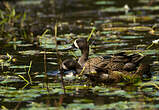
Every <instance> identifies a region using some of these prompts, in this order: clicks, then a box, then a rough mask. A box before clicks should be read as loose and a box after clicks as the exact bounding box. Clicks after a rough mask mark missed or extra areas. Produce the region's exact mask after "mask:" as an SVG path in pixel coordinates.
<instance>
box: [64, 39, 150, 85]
mask: <svg viewBox="0 0 159 110" xmlns="http://www.w3.org/2000/svg"><path fill="white" fill-rule="evenodd" d="M73 46H74V47H76V48H78V49H80V50H81V54H82V55H81V57H80V58H79V60H78V62H76V61H72V60H70V62H72V63H70V62H69V64H71V65H72V66H71V65H68V64H67V65H66V62H65V65H64V63H63V67H65V68H66V67H67V68H72V67H73V68H74V69H75V70H76V71H77V69H78V72H79V71H81V69H82V68H85V70H84V74H85V75H87V76H89V77H90V79H91V80H99V81H102V82H119V81H121V80H122V76H123V74H124V75H129V76H132V75H134V74H135V75H137V76H142V74H147V73H149V71H150V68H149V64H147V62H146V63H145V57H144V56H141V55H139V54H132V55H126V53H125V52H121V53H117V54H115V55H113V56H109V57H108V56H106V57H102V56H100V57H95V58H90V59H89V58H88V56H89V44H88V42H87V39H85V38H80V39H77V40H75V41H74V44H73ZM67 63H68V61H67ZM76 65H78V66H76ZM121 73H122V75H121Z"/></svg>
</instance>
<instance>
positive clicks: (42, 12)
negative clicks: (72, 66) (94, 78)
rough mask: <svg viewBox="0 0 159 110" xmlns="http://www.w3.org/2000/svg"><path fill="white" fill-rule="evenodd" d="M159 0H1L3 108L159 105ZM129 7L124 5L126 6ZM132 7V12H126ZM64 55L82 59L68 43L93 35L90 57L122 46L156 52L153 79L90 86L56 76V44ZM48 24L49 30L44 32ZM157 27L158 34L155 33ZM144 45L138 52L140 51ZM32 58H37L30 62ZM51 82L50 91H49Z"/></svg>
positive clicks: (75, 79) (1, 100)
mask: <svg viewBox="0 0 159 110" xmlns="http://www.w3.org/2000/svg"><path fill="white" fill-rule="evenodd" d="M158 3H159V1H158V0H156V1H154V0H146V1H145V0H131V1H130V0H129V1H128V0H107V1H105V0H93V1H92V0H34V1H32V0H12V1H9V0H8V1H6V0H3V1H1V2H0V49H1V51H0V65H1V68H0V88H1V90H0V93H1V95H0V107H1V109H37V108H38V109H46V108H47V109H72V108H73V109H77V110H81V109H82V110H83V109H158V108H159V103H158V100H159V98H158V96H159V92H158V89H159V88H158V84H159V83H158V80H159V75H158V71H159V68H158V65H159V62H158V53H159V51H158V45H154V46H152V47H151V48H149V49H146V48H147V47H148V46H149V45H151V43H152V41H153V40H156V39H158V35H159V34H158V18H159V16H158V12H159V6H158V5H157V4H158ZM126 4H127V5H128V6H129V8H124V6H125V5H126ZM127 11H128V12H127ZM55 23H58V26H57V28H58V30H57V33H58V37H57V44H58V51H59V53H60V55H61V56H62V60H64V59H67V58H72V57H74V55H75V56H77V57H78V56H79V55H80V53H79V51H76V52H71V51H70V50H68V48H69V47H70V46H71V45H72V43H73V41H74V40H75V39H76V38H78V37H88V36H89V34H90V33H91V31H92V28H93V27H95V28H96V30H95V32H94V33H93V35H92V37H91V40H90V41H91V44H92V45H91V46H90V48H91V52H90V56H91V57H95V56H100V55H105V54H114V53H117V52H120V51H131V52H134V53H135V52H139V53H142V54H144V55H148V56H149V57H151V59H152V62H151V69H152V70H151V71H152V74H153V76H152V78H151V79H149V80H150V81H145V82H144V81H143V82H138V83H135V84H125V83H117V84H110V85H96V86H93V87H92V86H91V84H90V85H89V82H80V80H77V78H73V79H72V80H70V79H65V83H66V85H65V89H66V94H65V95H64V91H63V89H62V84H61V81H60V78H58V76H51V75H48V80H47V81H46V80H45V74H44V71H45V69H44V55H45V54H46V56H47V57H46V70H47V72H52V71H53V72H58V71H57V70H58V67H59V63H58V62H59V59H58V58H57V55H56V54H57V53H56V44H55V41H54V34H55V33H54V30H55V29H54V27H55V26H54V25H55ZM46 29H48V30H49V31H48V32H47V33H45V35H44V36H43V35H42V34H43V33H44V32H45V31H46ZM152 30H153V31H152ZM136 50H138V51H136ZM72 53H74V55H73V54H72ZM31 62H32V63H31ZM46 82H48V86H49V90H48V89H47V88H46Z"/></svg>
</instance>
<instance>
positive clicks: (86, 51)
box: [78, 47, 89, 67]
mask: <svg viewBox="0 0 159 110" xmlns="http://www.w3.org/2000/svg"><path fill="white" fill-rule="evenodd" d="M81 54H82V55H81V57H80V58H79V59H78V63H79V64H80V65H81V67H83V66H84V64H85V62H86V61H87V60H88V56H89V47H87V48H86V49H83V50H81Z"/></svg>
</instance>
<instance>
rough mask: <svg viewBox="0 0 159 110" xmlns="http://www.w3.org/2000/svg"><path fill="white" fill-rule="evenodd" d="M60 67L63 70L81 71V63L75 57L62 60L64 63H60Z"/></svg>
mask: <svg viewBox="0 0 159 110" xmlns="http://www.w3.org/2000/svg"><path fill="white" fill-rule="evenodd" d="M60 69H61V70H62V71H70V70H73V71H75V72H76V73H80V71H81V69H82V68H81V66H80V65H79V63H78V62H77V61H75V60H73V59H66V60H64V61H63V62H62V64H61V65H60Z"/></svg>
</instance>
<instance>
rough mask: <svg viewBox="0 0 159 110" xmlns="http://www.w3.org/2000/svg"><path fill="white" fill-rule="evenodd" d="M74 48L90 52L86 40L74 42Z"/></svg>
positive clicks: (80, 39)
mask: <svg viewBox="0 0 159 110" xmlns="http://www.w3.org/2000/svg"><path fill="white" fill-rule="evenodd" d="M73 47H74V48H78V49H80V50H88V49H89V44H88V42H87V39H86V38H79V39H76V40H75V41H74V43H73Z"/></svg>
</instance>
